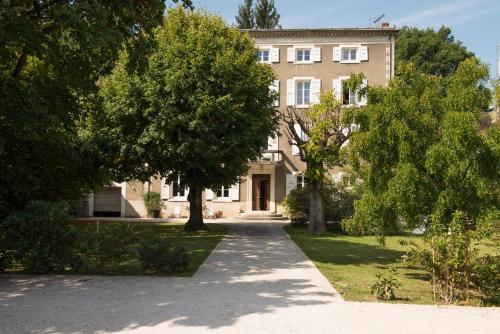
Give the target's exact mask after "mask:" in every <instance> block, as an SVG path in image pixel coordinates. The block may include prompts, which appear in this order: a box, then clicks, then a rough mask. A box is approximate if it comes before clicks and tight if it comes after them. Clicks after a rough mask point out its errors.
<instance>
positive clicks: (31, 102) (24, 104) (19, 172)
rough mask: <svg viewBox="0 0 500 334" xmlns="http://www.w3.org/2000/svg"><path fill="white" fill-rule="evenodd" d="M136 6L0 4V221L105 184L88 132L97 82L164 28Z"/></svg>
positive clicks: (156, 5) (156, 16) (155, 5)
mask: <svg viewBox="0 0 500 334" xmlns="http://www.w3.org/2000/svg"><path fill="white" fill-rule="evenodd" d="M164 8H165V4H164V2H163V1H161V0H141V1H132V0H130V1H128V0H127V1H120V2H116V1H2V2H0V161H1V163H0V183H1V184H2V187H0V216H3V215H4V214H6V213H8V212H10V211H12V210H15V209H18V208H20V207H22V206H23V205H24V204H25V203H26V202H27V201H28V200H31V199H46V200H61V199H73V198H78V197H79V196H82V195H83V194H85V193H87V192H88V191H89V190H90V189H95V188H98V187H99V186H101V185H102V184H103V183H104V182H105V181H106V180H108V179H109V176H110V175H109V173H107V172H106V169H105V168H103V163H104V162H103V161H101V154H100V153H99V151H98V146H99V145H97V143H96V142H95V139H94V138H93V136H92V132H91V131H90V125H91V124H93V123H94V122H95V121H96V119H95V115H96V114H98V111H99V109H100V103H99V101H98V100H97V99H96V97H97V85H96V83H97V81H98V78H99V77H100V76H101V75H102V74H105V73H108V72H109V71H110V69H111V68H112V64H113V62H114V60H115V59H116V56H117V50H118V49H119V48H120V47H121V45H123V44H124V43H125V45H128V46H133V47H134V48H136V47H137V46H138V45H139V44H140V42H141V39H142V35H143V32H146V31H148V30H150V29H151V28H153V27H155V26H156V25H158V24H159V23H160V22H161V18H162V16H163V11H164Z"/></svg>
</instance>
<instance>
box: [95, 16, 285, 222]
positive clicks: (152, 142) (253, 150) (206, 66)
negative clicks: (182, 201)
mask: <svg viewBox="0 0 500 334" xmlns="http://www.w3.org/2000/svg"><path fill="white" fill-rule="evenodd" d="M152 39H153V44H154V46H153V47H152V48H151V49H150V50H149V52H148V54H147V56H146V57H147V66H146V68H145V69H144V71H138V70H136V69H135V68H134V67H131V66H129V65H130V59H131V57H130V56H129V53H128V52H127V51H126V50H125V51H123V52H122V53H121V57H120V60H119V61H118V63H117V65H116V67H115V69H114V70H113V73H112V74H111V75H110V76H108V77H106V78H105V79H103V80H102V82H101V87H102V97H103V99H104V104H105V110H106V115H107V122H108V125H107V130H106V131H105V132H106V133H108V141H109V142H110V143H111V146H112V150H113V151H115V152H117V155H116V156H115V158H114V161H115V162H116V165H115V167H114V171H115V174H116V175H117V177H119V178H121V179H130V180H132V179H139V180H144V181H145V180H147V179H148V178H149V177H153V176H155V175H161V176H163V177H166V178H168V179H169V180H174V179H177V177H180V180H181V184H182V186H188V187H189V195H188V200H189V202H190V211H191V212H190V213H191V215H190V218H189V221H188V223H187V224H186V229H188V230H197V229H200V228H203V227H204V225H203V219H202V205H201V199H202V198H201V196H202V190H203V189H204V188H213V189H215V188H217V187H220V186H222V185H225V186H228V185H231V184H234V183H236V182H238V181H239V177H240V176H243V175H244V174H245V173H246V170H247V163H248V161H249V160H253V159H256V158H258V157H259V156H260V155H261V154H262V150H263V149H264V148H265V147H267V140H268V137H269V136H270V135H272V133H273V132H274V131H275V129H276V127H277V117H278V115H277V113H276V111H275V110H274V108H273V102H274V99H275V98H276V94H275V93H272V92H271V91H270V90H269V86H270V85H271V83H272V82H273V80H274V74H273V71H272V69H271V68H270V67H269V66H268V65H265V64H260V63H258V62H257V61H256V57H255V52H256V51H255V50H256V49H255V44H254V41H253V40H252V39H251V38H250V37H249V36H248V35H247V34H241V33H240V32H239V31H238V30H237V29H233V28H229V27H228V26H227V25H226V24H225V22H224V20H223V19H222V18H220V17H218V16H213V15H210V14H208V13H206V12H201V11H194V12H187V11H185V10H183V9H182V8H175V9H170V10H169V11H168V13H167V16H166V18H165V20H164V23H163V25H162V26H160V27H159V28H157V29H156V30H155V31H154V34H153V36H152ZM145 163H147V164H145Z"/></svg>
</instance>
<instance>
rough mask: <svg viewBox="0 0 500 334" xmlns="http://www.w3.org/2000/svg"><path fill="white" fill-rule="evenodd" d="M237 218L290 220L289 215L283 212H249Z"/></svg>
mask: <svg viewBox="0 0 500 334" xmlns="http://www.w3.org/2000/svg"><path fill="white" fill-rule="evenodd" d="M235 218H236V219H242V220H288V217H284V216H283V215H282V214H281V213H270V212H249V213H241V214H240V215H239V216H237V217H235Z"/></svg>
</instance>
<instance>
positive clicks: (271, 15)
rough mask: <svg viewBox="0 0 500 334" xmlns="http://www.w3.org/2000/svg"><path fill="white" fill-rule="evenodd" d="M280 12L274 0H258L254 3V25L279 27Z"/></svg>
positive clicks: (263, 27)
mask: <svg viewBox="0 0 500 334" xmlns="http://www.w3.org/2000/svg"><path fill="white" fill-rule="evenodd" d="M279 23H280V14H279V13H278V10H277V9H276V6H275V5H274V0H258V2H257V3H256V4H255V26H256V27H257V28H259V29H275V28H280V25H279Z"/></svg>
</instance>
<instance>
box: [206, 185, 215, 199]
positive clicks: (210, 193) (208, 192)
mask: <svg viewBox="0 0 500 334" xmlns="http://www.w3.org/2000/svg"><path fill="white" fill-rule="evenodd" d="M205 199H206V200H207V201H211V200H213V199H214V192H213V191H212V189H208V188H207V189H205Z"/></svg>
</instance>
